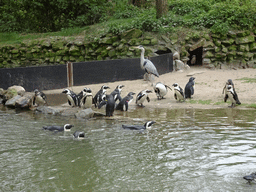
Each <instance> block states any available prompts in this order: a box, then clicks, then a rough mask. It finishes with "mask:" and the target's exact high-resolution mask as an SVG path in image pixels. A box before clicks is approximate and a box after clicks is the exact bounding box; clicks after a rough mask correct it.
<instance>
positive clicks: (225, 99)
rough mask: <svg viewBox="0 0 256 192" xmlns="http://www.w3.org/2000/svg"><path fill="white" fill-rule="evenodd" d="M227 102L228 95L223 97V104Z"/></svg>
mask: <svg viewBox="0 0 256 192" xmlns="http://www.w3.org/2000/svg"><path fill="white" fill-rule="evenodd" d="M227 100H228V94H226V95H225V97H224V102H227Z"/></svg>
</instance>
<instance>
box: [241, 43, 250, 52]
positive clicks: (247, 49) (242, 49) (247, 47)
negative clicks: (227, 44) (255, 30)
mask: <svg viewBox="0 0 256 192" xmlns="http://www.w3.org/2000/svg"><path fill="white" fill-rule="evenodd" d="M238 50H239V51H243V52H244V51H249V50H250V49H249V45H248V44H242V45H239V47H238Z"/></svg>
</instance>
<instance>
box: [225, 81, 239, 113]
mask: <svg viewBox="0 0 256 192" xmlns="http://www.w3.org/2000/svg"><path fill="white" fill-rule="evenodd" d="M227 95H228V99H229V100H230V101H231V103H232V104H231V106H229V107H232V108H233V107H235V106H236V101H237V95H236V94H234V90H233V87H232V85H228V86H227Z"/></svg>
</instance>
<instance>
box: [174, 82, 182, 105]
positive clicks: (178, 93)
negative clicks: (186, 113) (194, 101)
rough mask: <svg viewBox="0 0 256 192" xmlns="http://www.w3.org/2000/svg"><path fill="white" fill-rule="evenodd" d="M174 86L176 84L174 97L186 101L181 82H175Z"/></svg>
mask: <svg viewBox="0 0 256 192" xmlns="http://www.w3.org/2000/svg"><path fill="white" fill-rule="evenodd" d="M172 86H174V98H175V99H176V100H177V101H185V97H184V93H183V89H182V88H181V87H180V86H179V84H178V83H174V84H173V85H172Z"/></svg>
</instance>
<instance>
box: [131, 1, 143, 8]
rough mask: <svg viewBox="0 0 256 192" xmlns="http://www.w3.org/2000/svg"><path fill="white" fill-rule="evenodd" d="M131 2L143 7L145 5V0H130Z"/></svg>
mask: <svg viewBox="0 0 256 192" xmlns="http://www.w3.org/2000/svg"><path fill="white" fill-rule="evenodd" d="M129 3H130V4H133V5H134V6H137V7H143V6H144V5H145V0H129Z"/></svg>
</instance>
